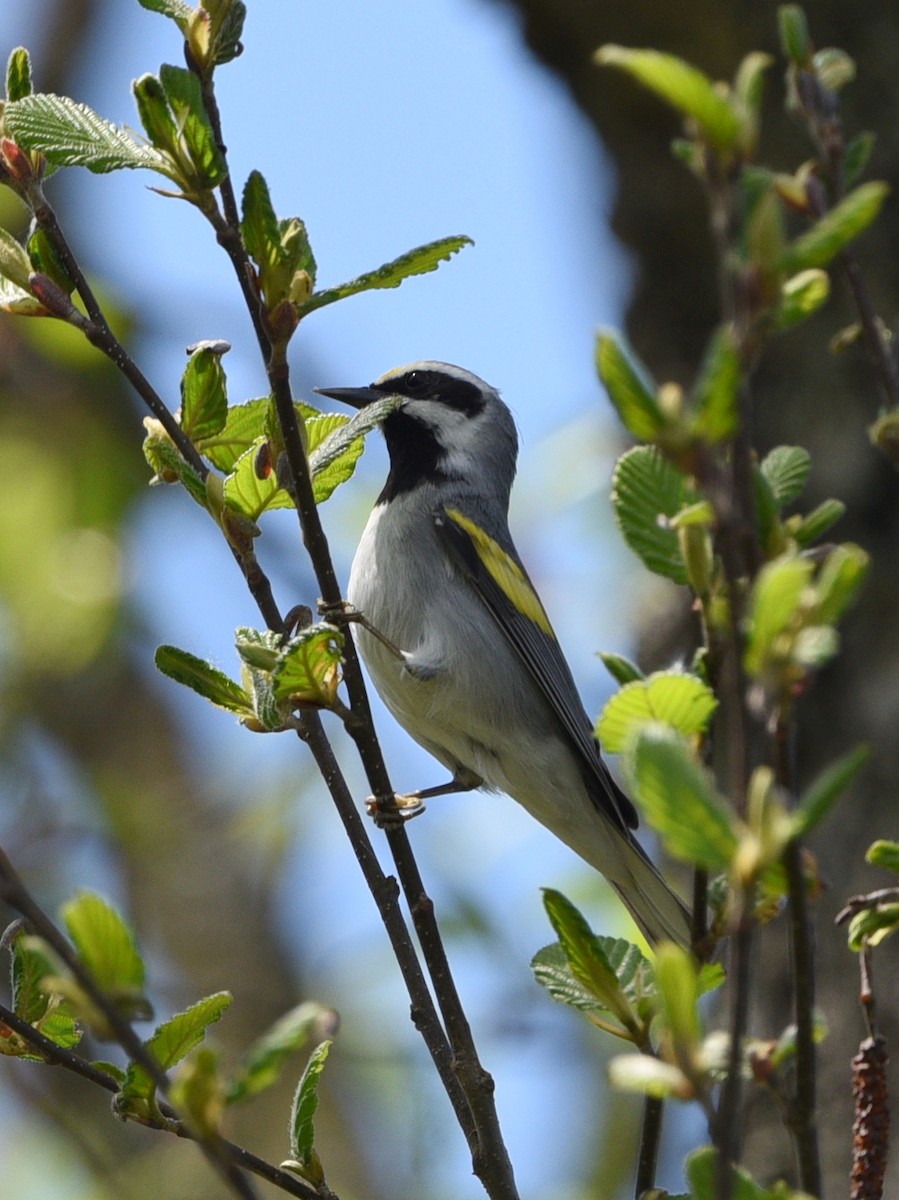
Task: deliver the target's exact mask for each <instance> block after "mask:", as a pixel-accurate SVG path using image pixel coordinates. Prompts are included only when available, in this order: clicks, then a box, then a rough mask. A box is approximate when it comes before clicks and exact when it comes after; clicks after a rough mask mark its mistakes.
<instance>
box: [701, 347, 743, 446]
mask: <svg viewBox="0 0 899 1200" xmlns="http://www.w3.org/2000/svg"><path fill="white" fill-rule="evenodd" d="M739 387H740V356H739V354H738V353H737V347H736V342H735V340H734V335H733V332H732V330H730V329H729V328H727V327H726V326H722V327H719V328H718V329H717V330H716V331H715V333H714V334H713V336H712V338H711V340H710V342H709V345H708V348H707V349H706V353H705V358H704V360H703V364H702V368H701V370H700V372H699V379H698V380H697V382H696V387H695V388H694V391H693V422H692V429H691V431H692V433H693V434H694V436H696V437H698V438H701V439H702V440H703V441H705V442H709V443H711V444H714V443H715V442H720V441H723V440H724V439H725V438H728V437H732V436H733V434H734V433H735V432H736V429H737V421H738V415H737V392H738V390H739Z"/></svg>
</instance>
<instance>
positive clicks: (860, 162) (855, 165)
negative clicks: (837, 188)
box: [843, 132, 876, 188]
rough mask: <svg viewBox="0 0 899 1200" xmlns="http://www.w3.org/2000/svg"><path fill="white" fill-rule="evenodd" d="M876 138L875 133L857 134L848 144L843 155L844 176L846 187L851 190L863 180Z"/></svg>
mask: <svg viewBox="0 0 899 1200" xmlns="http://www.w3.org/2000/svg"><path fill="white" fill-rule="evenodd" d="M875 141H876V138H875V136H874V134H873V133H867V132H864V133H857V134H856V135H855V137H854V138H852V139H851V140H850V141H849V142H847V144H846V150H845V153H844V155H843V175H844V178H845V181H846V187H847V188H851V187H854V186H855V185H856V183H857V182H858V181H859V179H861V177H862V175H863V174H864V173H865V168H866V167H867V165H868V160H869V159H870V157H871V151H872V150H873V149H874V143H875Z"/></svg>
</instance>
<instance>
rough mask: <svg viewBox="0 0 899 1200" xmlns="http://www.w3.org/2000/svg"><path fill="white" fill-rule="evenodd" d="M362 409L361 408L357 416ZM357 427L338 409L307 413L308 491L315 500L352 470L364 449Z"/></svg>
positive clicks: (320, 499) (324, 497)
mask: <svg viewBox="0 0 899 1200" xmlns="http://www.w3.org/2000/svg"><path fill="white" fill-rule="evenodd" d="M395 403H396V401H395V400H394V399H393V398H392V397H391V398H390V403H389V406H390V407H393V406H394V405H395ZM372 407H374V406H372ZM365 413H366V410H365V409H363V410H362V411H361V412H360V413H359V414H358V416H363V415H365ZM354 420H355V418H354ZM364 427H365V423H364V422H363V428H364ZM358 428H359V427H357V426H354V424H353V421H350V419H349V418H348V417H346V416H344V415H343V414H342V413H320V414H318V415H317V416H314V417H307V419H306V434H307V436H308V452H309V470H310V471H311V472H312V492H313V495H314V496H315V503H316V504H322V503H324V501H325V500H327V499H328V497H329V496H330V495H331V493H332V492H333V491H334V490H335V488H337V487H339V486H340V484H342V483H346V481H347V480H348V479H349V478H351V476H352V474H353V472H354V471H355V470H356V463H357V462H358V461H359V458H360V456H361V454H362V451H363V450H364V449H365V442H364V440H363V438H362V437H361V436H360V434H359V433H358V432H357V431H356V430H357V429H358ZM368 428H372V426H371V425H369V426H368Z"/></svg>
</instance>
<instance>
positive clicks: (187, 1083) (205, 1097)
mask: <svg viewBox="0 0 899 1200" xmlns="http://www.w3.org/2000/svg"><path fill="white" fill-rule="evenodd" d="M169 1098H170V1100H171V1102H172V1104H173V1105H174V1106H175V1108H176V1109H177V1110H178V1112H179V1113H180V1114H181V1115H182V1116H183V1117H184V1119H185V1120H186V1121H187V1122H188V1123H189V1125H190V1126H191V1128H192V1129H193V1130H198V1131H199V1132H201V1133H205V1134H210V1133H216V1132H217V1131H218V1129H219V1127H220V1125H221V1121H222V1113H223V1112H224V1110H225V1095H224V1088H223V1084H222V1076H221V1072H220V1071H219V1065H218V1055H217V1054H216V1053H215V1051H214V1050H210V1049H209V1047H208V1046H201V1047H200V1049H199V1050H198V1051H197V1053H196V1054H195V1055H194V1056H193V1057H192V1058H190V1059H188V1061H187V1062H186V1063H184V1064H183V1065H182V1066H181V1067H180V1068H179V1070H178V1074H177V1076H176V1077H175V1079H174V1080H173V1081H172V1088H171V1092H170V1093H169Z"/></svg>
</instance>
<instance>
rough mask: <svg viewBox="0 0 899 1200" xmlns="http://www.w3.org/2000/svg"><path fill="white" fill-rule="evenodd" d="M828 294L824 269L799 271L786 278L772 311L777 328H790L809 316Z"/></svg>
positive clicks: (816, 309) (828, 287)
mask: <svg viewBox="0 0 899 1200" xmlns="http://www.w3.org/2000/svg"><path fill="white" fill-rule="evenodd" d="M829 296H830V276H829V275H828V274H827V272H826V271H822V270H820V268H818V269H813V270H809V271H800V272H799V274H798V275H793V276H791V277H790V278H789V279H787V280H786V281H785V282H784V283H783V284H782V285H781V290H780V302H779V304H778V306H777V308H776V310H775V312H774V324H775V327H776V328H777V329H791V328H792V327H793V326H794V325H798V324H799V322H800V321H804V320H805V319H806V317H810V316H811V315H812V313H815V312H817V311H818V309H819V308H820V307H821V306H822V305H823V304H825V303H826V302H827V300H828V298H829Z"/></svg>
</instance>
